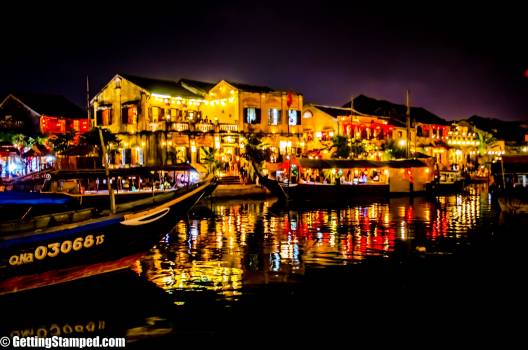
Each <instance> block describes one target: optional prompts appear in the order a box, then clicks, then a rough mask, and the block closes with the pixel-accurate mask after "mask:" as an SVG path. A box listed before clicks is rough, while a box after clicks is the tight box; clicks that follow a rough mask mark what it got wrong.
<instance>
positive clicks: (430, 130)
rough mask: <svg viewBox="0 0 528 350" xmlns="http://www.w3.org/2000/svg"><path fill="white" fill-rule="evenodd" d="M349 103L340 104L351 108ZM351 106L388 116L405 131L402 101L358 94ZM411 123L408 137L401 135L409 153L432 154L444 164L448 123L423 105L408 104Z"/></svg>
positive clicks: (446, 162) (404, 110)
mask: <svg viewBox="0 0 528 350" xmlns="http://www.w3.org/2000/svg"><path fill="white" fill-rule="evenodd" d="M350 104H351V103H350V102H348V103H346V104H345V105H344V106H343V107H345V108H350ZM353 108H354V109H355V110H356V111H358V112H359V113H363V114H367V115H373V116H379V117H384V118H388V119H389V124H390V125H394V126H400V127H401V128H399V129H398V132H399V133H401V132H402V129H403V130H405V132H404V135H405V134H406V129H407V128H406V123H407V106H405V105H403V104H396V103H392V102H389V101H385V100H378V99H374V98H371V97H368V96H364V95H359V96H357V97H355V98H354V100H353ZM410 126H411V128H410V135H409V137H407V136H403V137H404V138H405V139H406V142H409V149H410V152H411V154H420V153H421V154H425V155H427V156H431V157H433V158H435V159H436V162H437V163H438V164H440V165H442V166H444V167H447V166H448V164H449V160H448V156H447V153H448V152H447V151H448V149H449V146H448V145H447V143H446V141H447V137H448V133H449V130H450V123H449V122H447V121H446V120H445V119H443V118H441V117H439V116H437V115H436V114H434V113H432V112H430V111H428V110H426V109H425V108H422V107H412V106H411V108H410ZM393 139H395V137H394V136H393Z"/></svg>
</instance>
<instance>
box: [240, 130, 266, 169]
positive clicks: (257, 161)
mask: <svg viewBox="0 0 528 350" xmlns="http://www.w3.org/2000/svg"><path fill="white" fill-rule="evenodd" d="M270 155H271V150H270V149H269V147H268V144H266V143H263V142H262V140H261V139H260V138H259V137H258V136H256V135H255V134H249V136H247V137H246V145H245V157H246V159H248V160H249V161H250V162H251V165H252V167H253V170H254V171H255V174H256V175H257V176H258V177H259V179H262V178H263V176H262V172H261V170H262V169H261V166H262V163H263V162H264V161H265V160H267V159H269V157H270Z"/></svg>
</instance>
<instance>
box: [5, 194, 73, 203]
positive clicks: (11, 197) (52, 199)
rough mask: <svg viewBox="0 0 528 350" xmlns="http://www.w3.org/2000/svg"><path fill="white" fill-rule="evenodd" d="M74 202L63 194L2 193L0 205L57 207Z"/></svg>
mask: <svg viewBox="0 0 528 350" xmlns="http://www.w3.org/2000/svg"><path fill="white" fill-rule="evenodd" d="M71 201H73V199H71V198H70V197H68V196H66V195H63V194H43V193H38V192H0V205H57V204H67V203H70V202H71Z"/></svg>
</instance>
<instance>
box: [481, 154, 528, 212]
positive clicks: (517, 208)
mask: <svg viewBox="0 0 528 350" xmlns="http://www.w3.org/2000/svg"><path fill="white" fill-rule="evenodd" d="M491 169H492V175H493V183H492V185H490V192H492V193H493V196H494V197H495V198H496V199H497V202H498V204H499V207H500V209H501V211H502V212H504V213H508V214H528V156H503V157H502V158H501V159H500V160H499V161H497V162H495V163H493V164H492V166H491Z"/></svg>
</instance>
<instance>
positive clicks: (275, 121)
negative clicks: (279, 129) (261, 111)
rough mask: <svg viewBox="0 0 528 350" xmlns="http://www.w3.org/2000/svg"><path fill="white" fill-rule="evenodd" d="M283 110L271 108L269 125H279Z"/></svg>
mask: <svg viewBox="0 0 528 350" xmlns="http://www.w3.org/2000/svg"><path fill="white" fill-rule="evenodd" d="M280 117H281V111H280V109H278V108H270V109H269V111H268V125H279V124H280V119H281V118H280Z"/></svg>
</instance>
